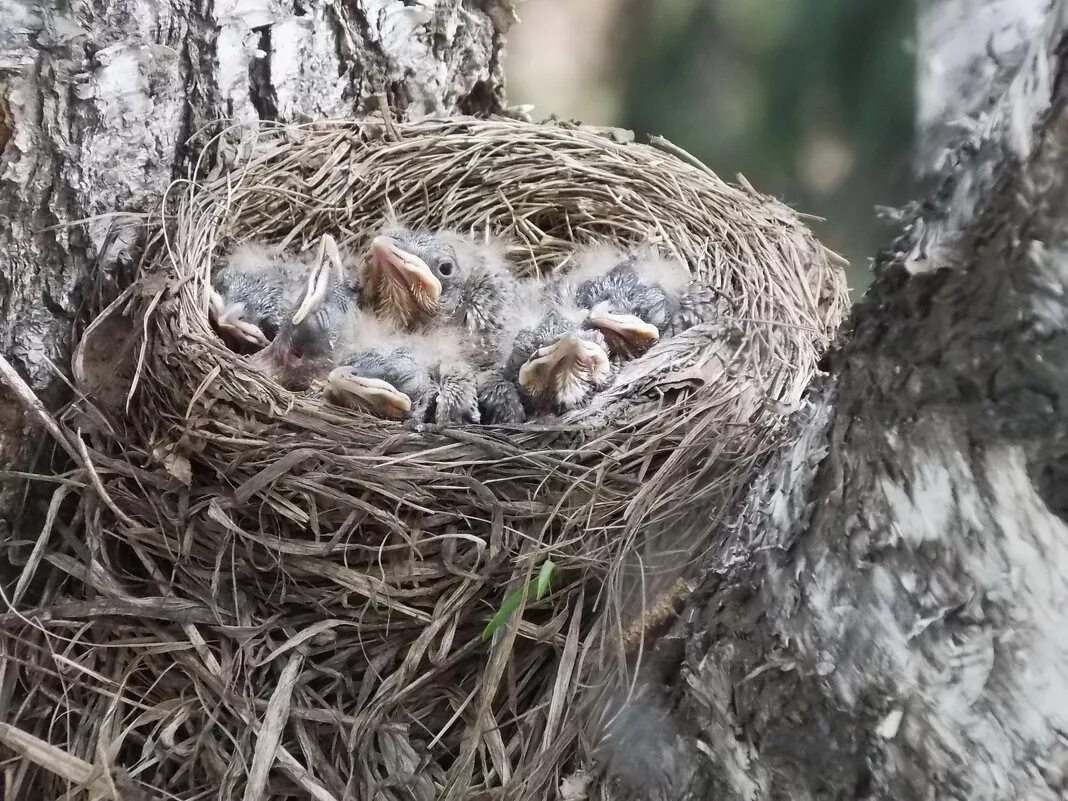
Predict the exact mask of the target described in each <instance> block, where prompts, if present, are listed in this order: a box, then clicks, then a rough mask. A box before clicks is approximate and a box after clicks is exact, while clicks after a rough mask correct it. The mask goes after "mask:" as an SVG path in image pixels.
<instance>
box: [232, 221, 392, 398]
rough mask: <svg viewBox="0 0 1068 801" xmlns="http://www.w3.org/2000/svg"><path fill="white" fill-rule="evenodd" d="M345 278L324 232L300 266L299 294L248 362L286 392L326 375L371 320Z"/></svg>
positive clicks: (338, 256)
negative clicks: (268, 339)
mask: <svg viewBox="0 0 1068 801" xmlns="http://www.w3.org/2000/svg"><path fill="white" fill-rule="evenodd" d="M345 278H346V276H345V267H344V263H343V261H342V258H341V254H340V253H339V251H338V248H337V243H336V242H335V241H334V239H333V237H331V236H330V235H329V234H326V235H324V236H323V238H322V240H321V241H320V244H319V252H318V255H317V258H316V260H315V262H314V263H313V264H312V266H311V269H308V268H307V266H305V278H304V283H305V288H304V295H303V297H302V298H301V299H300V301H299V303H297V304H294V305H295V306H296V308H295V310H292V309H293V306H291V307H290V309H291V314H290V315H289V316H288V317H283V318H282V320H281V324H280V325H279V328H278V332H277V333H276V334H275V336H274V338H273V339H272V341H271V342H270V343H269V344H268V345H267V346H266V347H264V348H263V349H262V350H260V351H258V352H257V353H255V354H253V355H252V356H250V357H249V361H250V362H251V363H252V364H254V365H255V366H256V367H258V368H259V369H260V370H261V371H262V372H264V373H265V374H266V375H268V376H270V377H271V378H273V379H274V380H275V381H277V382H278V383H279V384H281V385H282V386H284V387H286V388H287V389H291V390H302V389H307V388H308V387H309V386H310V385H311V383H312V381H314V380H316V379H317V378H321V377H322V376H324V375H326V374H327V373H328V372H329V371H330V370H331V369H332V368H333V367H334V365H335V364H337V361H338V359H339V357H340V354H341V353H343V352H344V351H345V349H346V348H347V344H346V343H348V342H350V341H352V340H353V339H354V338H355V337H356V336H358V334H357V332H358V331H359V330H360V329H361V328H362V327H363V326H365V325H369V324H371V322H372V321H371V320H370V319H369V315H362V314H361V313H360V310H359V309H358V308H357V306H356V304H355V302H354V300H355V299H354V298H353V296H352V294H351V289H350V287H349V285H348V284H347V282H346V280H345Z"/></svg>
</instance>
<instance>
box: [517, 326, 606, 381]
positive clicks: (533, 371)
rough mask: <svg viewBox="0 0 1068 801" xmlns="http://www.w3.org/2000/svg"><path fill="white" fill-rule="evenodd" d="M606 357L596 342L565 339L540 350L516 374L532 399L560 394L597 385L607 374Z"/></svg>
mask: <svg viewBox="0 0 1068 801" xmlns="http://www.w3.org/2000/svg"><path fill="white" fill-rule="evenodd" d="M609 370H610V368H609V362H608V354H607V353H606V352H605V350H604V348H602V347H601V346H600V345H598V344H597V343H596V342H590V341H589V340H587V339H582V338H580V337H576V336H572V335H570V334H568V335H565V336H563V337H561V338H560V339H558V340H557V341H556V342H554V343H553V344H551V345H549V346H548V347H544V348H541V349H540V350H539V351H538V352H537V353H535V354H534V357H533V358H531V359H528V360H527V362H526V364H524V365H523V366H522V367H521V368H520V370H519V383H520V385H521V386H522V387H523V389H525V390H526V391H527V392H529V393H530V394H532V395H544V394H548V393H550V392H552V393H555V394H560V393H561V392H562V391H563V390H564V389H566V388H567V387H569V386H574V385H578V384H580V383H584V381H583V379H588V380H589V381H591V382H594V383H598V382H600V381H601V380H604V379H605V378H607V376H608V374H609Z"/></svg>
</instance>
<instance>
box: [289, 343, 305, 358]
mask: <svg viewBox="0 0 1068 801" xmlns="http://www.w3.org/2000/svg"><path fill="white" fill-rule="evenodd" d="M289 355H290V356H292V357H293V358H294V359H303V358H304V348H298V347H296V346H295V345H294V346H293V347H292V348H290V349H289Z"/></svg>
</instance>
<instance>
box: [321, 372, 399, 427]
mask: <svg viewBox="0 0 1068 801" xmlns="http://www.w3.org/2000/svg"><path fill="white" fill-rule="evenodd" d="M323 394H324V395H326V397H327V399H328V400H330V401H332V402H337V401H341V403H340V404H339V405H342V406H356V407H357V408H360V409H365V410H367V411H369V412H371V413H373V414H376V415H378V416H380V417H389V418H392V419H399V418H401V417H403V416H404V415H405V414H407V413H408V412H409V411H411V408H412V399H411V398H409V397H408V396H407V395H405V394H404V393H403V392H401V391H400V390H398V389H397V388H395V387H394V386H393V385H392V384H390V383H389V382H388V381H382V380H380V379H378V378H365V377H364V376H360V375H357V374H356V371H355V370H354V369H353V368H351V367H337V368H335V369H334V370H333V371H332V372H331V373H330V375H329V376H328V377H327V379H326V384H325V386H324V387H323Z"/></svg>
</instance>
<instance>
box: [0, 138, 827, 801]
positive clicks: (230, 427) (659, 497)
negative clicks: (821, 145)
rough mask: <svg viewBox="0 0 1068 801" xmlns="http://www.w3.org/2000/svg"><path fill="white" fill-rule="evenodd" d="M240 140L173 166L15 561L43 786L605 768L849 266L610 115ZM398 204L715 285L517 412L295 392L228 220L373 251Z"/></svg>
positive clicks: (83, 358) (353, 779) (312, 784)
mask: <svg viewBox="0 0 1068 801" xmlns="http://www.w3.org/2000/svg"><path fill="white" fill-rule="evenodd" d="M225 141H226V139H225V137H220V138H218V139H217V140H215V141H214V143H213V147H214V151H215V153H216V155H217V156H218V158H217V160H216V161H217V162H218V163H221V164H225V165H229V166H223V167H218V168H216V169H215V171H214V172H212V173H210V174H206V175H195V176H194V177H193V178H191V179H190V180H187V181H180V182H176V183H175V185H174V186H172V188H171V190H170V192H169V193H168V195H169V197H168V201H167V203H166V204H165V208H164V210H163V222H162V224H160V225H159V226H158V227H156V229H155V231H156V233H155V236H154V238H152V241H151V245H150V247H149V248H148V251H147V256H146V258H145V262H144V263H143V265H142V268H141V271H140V276H139V279H138V280H137V281H136V282H135V283H134V285H133V286H132V287H131V288H130V289H129V290H128V291H127V292H126V293H125V294H124V295H123V296H122V297H121V298H120V299H119V300H118V301H116V303H114V304H112V305H111V306H110V307H109V308H108V309H107V310H106V311H105V312H104V313H103V314H101V315H100V316H99V317H98V318H97V319H96V320H95V321H94V322H93V323H92V324H91V326H90V327H89V329H88V330H87V332H86V335H85V336H84V337H83V340H82V344H81V346H80V347H79V350H78V352H77V354H76V359H75V376H76V378H77V380H78V382H79V388H80V389H81V390H82V393H83V396H82V399H81V400H80V401H79V402H78V403H76V404H75V405H74V406H73V407H72V408H71V409H70V410H69V411H68V412H67V413H66V415H65V416H64V418H63V420H62V421H61V422H62V425H63V426H64V430H65V431H67V432H75V431H77V432H78V434H79V435H78V436H69V438H68V439H69V442H70V449H71V451H72V453H73V455H74V456H75V457H76V460H77V461H78V462H79V467H78V469H77V470H76V471H75V472H74V473H72V474H71V476H70V477H69V480H68V481H67V482H66V483H64V484H63V485H62V487H61V489H60V491H59V493H57V498H56V499H55V500H54V502H53V506H52V514H51V515H50V516H49V530H48V531H47V532H46V535H45V537H43V538H42V541H41V542H42V543H44V542H45V541H46V540H48V544H47V546H45V545H44V544H41V545H40V546H39V547H38V548H37V549H34V552H33V554H31V557H30V560H29V566H28V567H27V569H26V571H27V572H25V573H24V574H23V576H24V579H25V580H24V581H22V582H20V586H19V587H18V588H17V589H18V592H17V598H16V600H17V599H18V597H22V595H23V594H25V593H26V591H27V590H28V589H29V588H30V586H31V585H34V586H37V585H40V586H39V587H38V589H37V590H35V592H38V591H39V592H40V594H41V595H40V597H41V599H42V600H41V604H40V606H39V607H38V608H37V610H36V612H37V613H38V617H37V618H36V619H35V620H36V622H35V623H34V625H32V626H30V625H27V626H26V627H25V628H24V629H22V630H20V632H19V634H18V637H17V638H16V640H17V642H14V641H12V639H11V636H10V635H5V636H6V637H7V639H6V642H5V647H6V648H7V649H8V651H9V652H11V651H12V650H13V651H14V652H15V653H14V654H13V655H14V656H15V658H16V660H17V662H18V663H19V664H20V667H19V668H18V671H19V673H18V675H19V682H20V684H19V686H20V688H21V693H22V697H24V699H25V700H24V701H23V703H22V705H21V706H20V707H19V709H18V713H17V714H15V713H12V714H10V715H7V716H6V719H7V720H8V722H11V723H14V724H15V726H16V727H19V728H20V730H22V731H24V732H25V733H26V736H31V737H32V736H36V737H39V738H41V739H43V740H47V741H49V742H50V743H52V745H53V747H54V748H53V751H51V752H48V753H47V755H46V757H42V756H40V754H38V755H37V756H34V757H30V758H31V760H33V761H35V762H38V763H40V764H44V765H45V767H47V768H48V770H46V771H42V770H38V771H36V772H29V773H25V774H22V775H21V779H20V780H21V781H22V782H24V783H25V784H26V786H31V785H32V786H35V787H37V788H38V789H39V790H40V792H41V797H55V796H56V795H59V794H60V793H62V792H63V791H64V789H65V787H68V786H69V785H67V784H66V783H67V782H70V781H78V782H83V783H86V784H88V785H90V786H92V787H94V788H96V789H97V790H99V791H100V792H101V793H104V795H102V796H98V797H107V795H106V794H107V792H111V791H113V790H114V791H115V792H116V793H117V794H119V795H121V793H122V792H123V791H122V787H123V786H126V787H127V788H128V792H129V793H132V792H133V791H134V789H136V788H137V787H140V788H142V790H143V791H144V792H145V795H146V796H147V797H151V798H154V797H172V798H190V799H191V798H200V797H205V796H211V797H228V798H229V797H237V795H238V794H241V793H243V794H244V795H243V797H244V798H246V799H252V798H261V797H262V798H266V797H290V795H292V796H296V797H308V796H311V797H314V798H318V799H338V800H340V799H342V798H367V799H370V798H383V799H410V798H411V799H426V800H427V801H430V799H437V798H449V799H461V798H463V799H466V798H474V797H487V798H488V797H493V798H507V799H525V798H545V797H556V794H557V793H558V792H559V791H560V788H561V787H562V786H563V787H564V788H565V789H566V793H565V795H568V794H569V795H570V797H572V798H578V797H582V796H583V795H584V794H591V797H592V793H593V790H592V785H589V784H587V783H586V782H588V781H593V782H597V781H599V780H601V779H603V778H606V777H605V765H607V764H609V763H610V762H611V759H610V758H609V759H606V757H605V756H604V755H605V753H607V751H610V749H611V741H612V728H611V726H610V725H609V721H608V719H609V718H612V715H613V712H612V709H613V707H612V706H611V704H610V703H609V701H608V700H607V699H609V698H618V697H619V696H618V690H619V688H620V687H624V688H625V687H626V686H628V682H629V680H630V678H631V677H633V675H634V673H635V671H636V670H637V669H638V665H639V664H640V662H641V653H642V650H643V647H645V646H646V645H647V644H648V638H649V637H650V636H653V635H655V634H656V632H657V630H658V628H659V627H660V626H661V625H662V624H663V623H664V621H665V620H666V619H667V617H668V615H670V613H671V609H672V607H673V605H674V604H676V603H677V602H678V601H679V600H680V598H681V597H682V596H684V595H685V592H686V588H687V586H688V580H689V579H690V578H691V577H692V576H694V575H695V573H696V568H697V566H698V565H699V564H700V557H701V554H702V553H704V552H706V551H707V550H708V549H709V547H710V546H711V545H712V544H714V538H715V537H716V536H717V534H718V533H719V532H721V530H722V526H721V524H722V522H723V520H724V517H725V515H726V514H728V512H729V509H730V503H731V500H732V499H733V498H735V497H736V496H737V494H738V493H739V491H740V490H741V489H742V488H743V487H744V485H745V484H746V482H747V480H748V479H749V478H750V477H751V476H752V474H753V471H754V469H755V468H756V467H757V466H758V465H759V464H760V462H761V460H762V459H763V458H764V457H765V455H766V454H767V453H768V452H769V450H770V449H771V448H772V447H773V446H774V443H775V441H776V436H775V435H776V433H777V431H778V429H779V427H780V421H781V420H782V419H783V415H784V413H785V412H787V411H788V410H789V409H790V408H791V407H793V406H794V405H795V404H796V403H798V401H799V400H800V398H801V394H802V391H803V389H804V388H805V386H806V385H807V384H808V382H809V380H810V379H811V378H812V376H813V374H814V373H815V372H816V370H817V364H818V361H819V359H820V357H821V354H822V353H823V351H824V350H825V348H826V347H827V345H828V342H829V339H830V337H831V336H832V333H833V332H834V330H835V328H836V326H837V325H838V324H839V322H840V321H841V319H842V317H843V313H844V311H845V308H846V300H845V289H844V280H843V276H842V274H841V272H840V271H839V270H838V269H836V268H835V267H833V266H832V264H831V261H830V259H829V258H828V253H827V252H826V251H825V250H824V249H823V248H822V247H821V246H820V245H819V244H818V243H817V242H816V241H815V239H814V238H813V237H812V235H811V234H810V232H809V231H808V230H807V229H806V228H805V227H804V226H803V225H802V224H801V222H799V220H798V217H797V215H795V214H794V213H793V212H792V211H790V210H789V209H788V208H786V207H785V206H783V205H781V204H779V203H777V202H775V201H773V200H770V199H768V198H766V197H762V196H760V195H758V194H757V193H756V192H755V191H753V190H752V189H751V188H750V187H748V186H743V187H735V186H730V185H728V184H726V183H724V182H723V181H721V180H720V179H719V178H717V177H716V176H715V175H714V174H712V173H711V172H710V171H709V170H708V169H707V168H705V167H703V166H702V165H701V164H699V163H697V162H696V161H695V160H694V159H692V158H691V157H689V156H687V155H686V154H685V153H683V152H682V151H679V150H677V149H675V148H673V147H672V146H670V145H669V144H667V143H665V142H657V143H655V144H654V145H640V144H634V143H630V142H627V141H625V137H621V136H620V135H619V134H618V132H611V131H609V132H605V131H603V130H599V129H587V128H583V127H581V126H575V125H568V124H558V123H554V124H541V125H535V124H529V123H522V122H517V121H513V120H488V121H487V120H481V121H478V120H472V119H462V118H461V119H449V120H433V121H422V122H418V123H400V122H397V123H394V122H391V121H388V120H382V119H369V120H363V121H344V122H329V123H316V124H309V125H303V126H285V127H270V128H263V129H261V130H260V131H258V133H257V135H256V137H255V142H254V144H253V146H251V147H249V148H248V149H247V150H240V149H238V150H234V151H231V152H229V155H227V153H226V152H225V146H224V144H223V143H224V142H225ZM246 141H247V140H246ZM392 216H396V217H398V218H399V219H401V220H402V221H405V222H408V223H414V224H419V225H423V226H427V227H431V228H435V227H439V226H446V225H447V226H450V227H453V228H458V229H461V230H464V231H469V232H474V233H475V234H476V235H483V234H488V235H492V236H495V237H501V238H502V241H504V242H505V243H506V246H507V249H508V250H507V254H508V256H509V257H510V259H511V261H512V263H513V264H514V265H515V267H516V269H517V270H518V271H519V272H520V273H521V274H522V275H532V274H535V273H537V272H539V271H540V272H542V273H545V272H548V271H552V270H554V269H566V268H567V264H568V261H569V259H570V257H571V256H572V254H573V252H574V250H575V248H576V246H577V245H580V244H583V243H587V242H605V241H609V242H614V243H619V244H624V245H625V244H630V243H634V244H637V243H644V244H649V243H651V244H652V245H654V246H655V247H656V248H657V249H658V250H659V251H660V252H661V253H662V254H663V255H665V256H669V257H677V258H678V259H681V260H682V261H684V262H685V263H686V264H687V265H688V266H689V268H690V270H691V272H692V273H693V275H694V276H695V277H696V278H697V279H699V280H700V281H702V282H706V283H707V285H709V286H711V287H712V288H713V289H714V290H716V291H717V292H718V293H719V295H720V297H721V298H722V299H723V304H722V308H721V310H722V314H720V315H719V316H718V317H717V318H716V319H715V320H713V321H711V322H708V323H706V324H702V325H700V326H698V327H696V328H693V329H690V330H688V331H686V332H684V333H682V334H680V335H678V336H676V337H673V338H671V339H668V340H666V341H663V342H661V343H660V344H659V345H658V346H657V347H655V348H654V349H653V350H652V351H651V352H650V353H649V354H648V355H646V356H645V357H643V358H641V359H639V360H636V361H634V362H631V363H629V364H628V365H627V366H626V367H625V368H624V369H623V371H622V372H621V373H620V375H619V378H618V380H617V382H616V383H615V384H614V385H613V386H612V387H611V388H610V389H609V390H607V391H605V392H603V393H602V394H600V395H599V396H597V397H596V399H595V400H594V402H593V403H592V404H591V405H590V406H589V407H588V408H586V409H582V410H579V411H576V412H572V413H570V414H569V415H567V416H565V417H562V418H555V419H540V420H536V421H532V422H528V423H525V424H522V425H518V426H513V427H509V428H495V427H486V426H465V427H457V428H442V427H435V426H433V425H426V426H424V427H422V429H421V430H414V429H413V428H411V427H410V426H408V427H406V426H404V425H402V424H400V423H396V422H387V421H383V420H378V419H373V418H371V417H368V416H366V415H361V414H360V413H358V412H352V411H346V410H344V409H341V408H337V407H334V406H330V405H328V404H324V403H322V402H321V401H320V400H319V399H318V398H316V397H314V396H312V395H310V394H292V393H290V392H287V391H285V390H283V389H282V388H280V387H279V386H277V385H275V384H273V383H272V382H270V381H269V380H267V379H266V378H264V377H263V376H262V375H260V374H258V373H257V372H256V371H255V370H254V369H253V368H252V367H250V365H249V364H248V362H247V361H246V360H245V359H243V358H242V357H241V356H238V355H237V354H235V353H233V352H231V351H230V350H228V349H227V348H226V347H225V346H224V345H223V343H222V342H221V341H220V340H219V339H218V337H217V336H216V335H215V334H214V332H213V331H212V329H211V327H210V325H209V322H208V318H207V315H206V309H207V303H208V292H207V289H208V286H209V277H210V271H211V269H212V266H213V265H215V264H217V263H218V260H219V258H220V256H222V255H224V254H225V252H226V251H227V249H228V248H229V247H231V246H232V245H233V244H234V243H236V242H238V241H241V240H245V239H249V238H256V239H260V240H268V241H271V242H277V243H280V244H282V245H285V246H286V247H289V248H290V249H292V250H294V251H301V250H303V251H307V250H310V249H313V248H314V247H315V246H316V244H317V240H318V238H319V237H320V236H321V235H322V234H324V233H331V234H333V235H334V236H335V238H336V239H337V240H338V241H339V242H340V243H341V245H342V246H344V247H348V248H351V249H354V250H358V249H361V248H364V247H366V244H367V241H368V239H369V236H370V234H371V232H373V231H374V230H375V229H376V228H377V227H379V226H380V225H381V224H382V223H383V221H384V220H385V219H386V218H389V217H392ZM117 387H118V389H116V388H117ZM57 531H59V532H60V533H59V534H56V532H57ZM50 537H51V540H49V538H50ZM38 565H47V566H48V568H49V569H50V570H51V571H52V572H51V574H49V577H48V578H47V579H46V580H42V579H41V576H42V575H44V573H45V571H44V567H41V568H39V569H37V574H39V575H36V577H35V578H31V577H30V575H29V574H30V573H33V572H34V568H35V567H37V566H38ZM42 621H43V622H42ZM45 632H47V635H46V634H45ZM57 635H60V636H58V637H57ZM58 652H62V663H60V662H59V661H57V660H58V659H59V658H60V657H59V656H57V655H56V654H57V653H58ZM6 686H9V685H6ZM57 704H58V705H59V706H60V707H62V716H61V717H62V720H50V719H49V713H48V710H49V709H50V708H51V706H52V705H57ZM42 709H43V710H45V711H42ZM35 710H36V711H35ZM35 715H36V717H35ZM42 716H43V719H44V723H43V724H41V722H40V720H41V719H42ZM613 719H619V718H618V716H616V718H613ZM623 719H625V716H624V718H623ZM31 723H32V724H33V725H30V724H31ZM12 736H13V735H11V733H10V731H8V733H7V734H6V735H5V737H6V738H7V740H6V741H7V742H8V744H9V745H11V743H12V742H13V741H12V740H11V737H12ZM20 736H21V735H20ZM12 747H17V746H12ZM606 749H607V750H606ZM24 752H28V751H26V750H25V749H24ZM607 778H609V779H610V778H611V776H608V777H607ZM116 783H117V784H116ZM605 786H611V785H610V783H608V784H606V785H605ZM116 788H118V789H116ZM131 788H133V789H131ZM287 794H289V795H287ZM31 795H33V796H34V797H37V796H36V795H35V794H34V793H31ZM24 797H30V795H27V796H24ZM129 797H136V796H135V795H131V796H129Z"/></svg>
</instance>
